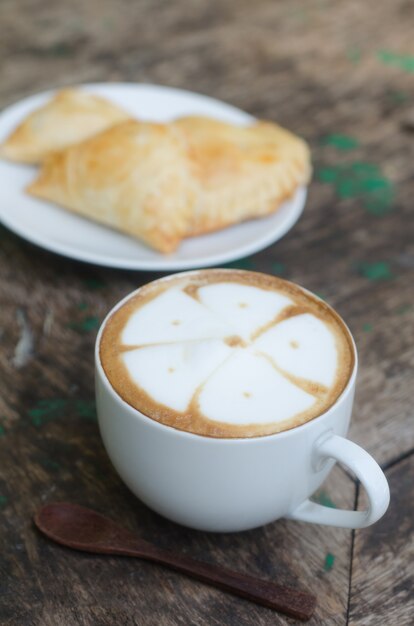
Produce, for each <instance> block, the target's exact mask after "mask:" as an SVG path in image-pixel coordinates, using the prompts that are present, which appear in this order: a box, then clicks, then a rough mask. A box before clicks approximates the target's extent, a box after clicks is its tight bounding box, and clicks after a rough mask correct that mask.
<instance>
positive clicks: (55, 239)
mask: <svg viewBox="0 0 414 626" xmlns="http://www.w3.org/2000/svg"><path fill="white" fill-rule="evenodd" d="M82 88H84V89H85V90H87V91H91V92H93V93H96V94H99V95H102V96H104V97H106V98H108V100H112V101H113V102H115V103H117V104H119V105H121V106H122V107H123V108H124V109H126V110H128V111H130V112H131V114H132V115H134V116H136V117H139V118H141V119H148V120H155V121H168V120H170V119H172V118H174V117H177V116H179V115H188V114H195V115H207V116H210V117H215V118H218V119H221V120H224V121H228V122H232V123H234V124H247V123H249V122H251V121H252V120H253V118H252V117H251V116H250V115H248V114H247V113H244V112H243V111H240V110H239V109H236V108H235V107H232V106H230V105H228V104H224V103H223V102H220V101H218V100H213V99H212V98H208V97H206V96H202V95H198V94H195V93H191V92H189V91H182V90H178V89H171V88H168V87H159V86H155V85H144V84H137V85H134V84H127V83H105V84H89V85H83V86H82ZM52 93H53V92H44V93H41V94H37V95H35V96H31V97H29V98H26V99H25V100H21V101H20V102H18V103H17V104H14V105H13V106H11V107H9V108H7V109H5V110H4V111H3V112H2V113H1V114H0V142H1V141H3V139H4V138H5V137H6V136H7V135H8V134H9V133H10V131H11V130H12V129H13V128H14V127H15V126H16V125H17V124H18V123H19V122H20V121H21V120H22V119H23V118H24V117H25V116H26V115H27V114H28V113H30V112H31V111H32V110H33V109H35V108H37V107H38V106H40V105H42V104H43V103H45V102H46V101H47V100H48V99H49V98H50V96H51V95H52ZM35 172H36V170H35V168H34V167H31V166H26V165H18V164H13V163H8V162H6V161H1V160H0V220H1V221H2V222H3V224H4V225H5V226H7V228H9V229H10V230H12V231H13V232H15V233H16V234H17V235H20V236H21V237H23V238H24V239H27V240H28V241H30V242H31V243H34V244H36V245H38V246H41V247H42V248H46V249H47V250H50V251H52V252H56V253H58V254H62V255H64V256H67V257H71V258H73V259H77V260H79V261H85V262H88V263H96V264H98V265H105V266H108V267H118V268H124V269H131V270H154V271H157V270H160V271H162V270H181V269H190V268H197V267H208V266H211V265H219V264H222V263H227V262H229V261H234V260H235V259H238V258H241V257H244V256H247V255H250V254H253V253H254V252H257V251H258V250H262V249H263V248H265V247H267V246H269V245H270V244H271V243H273V242H275V241H276V240H278V239H280V238H281V237H282V236H283V235H284V234H285V233H286V232H287V231H288V230H289V229H290V228H292V226H293V224H294V223H295V222H296V221H297V219H298V218H299V216H300V214H301V213H302V210H303V207H304V204H305V199H306V189H304V188H301V189H298V191H297V193H296V195H295V196H294V197H293V198H292V199H291V200H289V201H288V202H286V203H285V204H284V205H283V206H282V207H281V208H280V209H279V211H277V213H275V214H274V215H271V216H270V217H266V218H261V219H257V220H251V221H249V222H245V223H243V224H238V225H236V226H231V227H229V228H226V229H225V230H222V231H219V232H216V233H211V234H209V235H203V236H200V237H193V238H191V239H187V240H186V241H184V242H183V243H182V244H181V246H180V248H179V249H178V250H177V252H175V253H174V254H169V255H163V254H160V253H158V252H155V251H154V250H151V249H150V248H147V247H146V246H145V245H143V244H141V243H139V242H138V241H136V240H134V239H132V238H130V237H127V236H125V235H122V234H120V233H117V232H116V231H112V230H111V229H109V228H106V227H104V226H100V225H99V224H95V223H94V222H90V221H89V220H86V219H84V218H82V217H79V216H77V215H74V214H72V213H70V212H68V211H65V210H64V209H61V208H60V207H58V206H55V205H51V204H48V203H46V202H42V201H41V200H37V199H35V198H32V197H30V196H29V195H28V194H26V193H25V191H24V188H25V187H26V185H27V184H28V183H29V182H30V181H31V180H32V179H33V178H34V176H35Z"/></svg>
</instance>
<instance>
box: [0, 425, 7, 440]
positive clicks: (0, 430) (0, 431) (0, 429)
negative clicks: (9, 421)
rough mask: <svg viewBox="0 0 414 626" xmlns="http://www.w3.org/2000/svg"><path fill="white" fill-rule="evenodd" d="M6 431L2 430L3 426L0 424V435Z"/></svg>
mask: <svg viewBox="0 0 414 626" xmlns="http://www.w3.org/2000/svg"><path fill="white" fill-rule="evenodd" d="M5 433H6V431H5V430H4V426H1V424H0V437H3V435H4V434H5Z"/></svg>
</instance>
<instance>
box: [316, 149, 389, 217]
mask: <svg viewBox="0 0 414 626" xmlns="http://www.w3.org/2000/svg"><path fill="white" fill-rule="evenodd" d="M317 177H318V179H319V180H320V181H321V182H322V183H327V184H330V185H333V186H334V188H335V191H336V194H337V195H338V196H339V197H340V198H343V199H347V198H361V200H362V202H363V205H364V207H365V209H366V210H367V211H368V212H369V213H371V214H372V215H376V216H381V215H385V214H386V213H389V212H390V211H392V209H393V204H394V197H395V189H394V185H393V183H392V181H390V180H389V179H388V178H386V177H385V176H384V175H383V174H382V173H381V170H380V168H379V167H378V165H376V164H374V163H364V162H363V161H354V162H352V163H341V164H338V165H329V166H323V167H321V168H320V169H319V171H318V172H317Z"/></svg>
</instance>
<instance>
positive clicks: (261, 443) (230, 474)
mask: <svg viewBox="0 0 414 626" xmlns="http://www.w3.org/2000/svg"><path fill="white" fill-rule="evenodd" d="M134 293H136V292H134ZM133 295H134V294H130V295H129V296H127V297H126V298H125V299H124V300H122V301H121V302H120V303H119V304H118V305H116V307H114V309H113V310H112V311H111V312H110V313H109V314H108V316H107V318H106V319H105V321H104V322H103V324H102V326H101V329H100V331H99V333H98V337H97V340H96V347H95V373H96V402H97V412H98V421H99V427H100V431H101V435H102V439H103V442H104V444H105V447H106V450H107V452H108V454H109V457H110V459H111V461H112V463H113V465H114V467H115V469H116V470H117V472H118V473H119V475H120V476H121V478H122V479H123V481H124V482H125V483H126V485H127V486H128V487H129V488H130V489H131V491H132V492H133V493H134V494H135V495H136V496H138V498H140V499H141V500H142V501H143V502H144V503H145V504H147V505H148V506H149V507H150V508H152V509H153V510H154V511H157V512H158V513H160V514H161V515H163V516H165V517H167V518H169V519H171V520H173V521H175V522H178V523H180V524H183V525H185V526H189V527H192V528H196V529H200V530H207V531H220V532H231V531H240V530H247V529H250V528H255V527H257V526H261V525H263V524H267V523H269V522H272V521H274V520H277V519H279V518H281V517H287V518H290V519H294V520H300V521H305V522H313V523H317V524H326V525H332V526H340V527H344V528H363V527H365V526H369V525H370V524H373V523H374V522H376V521H377V520H378V519H379V518H380V517H381V516H382V515H383V514H384V513H385V511H386V510H387V507H388V504H389V499H390V494H389V487H388V483H387V480H386V478H385V476H384V474H383V472H382V470H381V468H380V467H379V465H378V464H377V463H376V461H374V459H373V458H372V457H371V456H370V455H369V454H368V452H366V451H365V450H364V449H363V448H361V447H360V446H358V445H357V444H355V443H353V442H352V441H349V440H348V439H346V435H347V432H348V428H349V422H350V418H351V412H352V404H353V398H354V392H355V381H356V374H357V354H356V348H355V345H354V350H355V360H354V361H355V365H354V368H353V371H352V374H351V376H350V379H349V382H348V384H347V386H346V388H345V389H344V391H343V392H342V394H341V395H340V396H339V398H338V399H337V400H336V402H335V403H334V404H333V405H332V406H331V407H330V408H329V410H327V411H326V412H325V413H323V414H322V415H320V416H319V417H316V418H314V419H312V420H311V421H308V422H307V423H305V424H303V425H302V426H297V427H296V428H293V429H291V430H286V431H284V432H281V433H277V434H274V435H267V436H264V437H253V438H240V439H226V438H212V437H205V436H201V435H196V434H192V433H189V432H185V431H181V430H177V429H175V428H172V427H170V426H166V425H164V424H162V423H159V422H157V421H155V420H153V419H151V418H149V417H147V416H146V415H144V414H143V413H141V412H140V411H138V410H136V409H134V408H132V407H131V406H130V405H129V404H127V403H126V402H125V401H124V400H123V399H122V398H121V397H120V396H119V395H118V394H117V393H116V392H115V391H114V389H113V387H112V386H111V384H110V382H109V381H108V379H107V377H106V374H105V372H104V370H103V368H102V365H101V361H100V356H99V345H100V340H101V336H102V331H103V328H104V327H105V324H106V321H107V319H108V318H109V317H110V316H111V314H112V313H113V312H114V311H115V310H116V309H118V308H119V307H120V306H122V305H123V304H124V303H125V302H126V301H127V300H128V299H129V298H130V297H131V296H133ZM336 461H338V462H339V463H341V464H342V465H344V466H345V467H347V468H349V469H350V470H351V471H352V472H353V473H354V474H355V475H356V476H357V478H358V479H359V480H360V481H361V483H362V485H363V486H364V488H365V490H366V492H367V495H368V501H369V504H368V509H367V510H365V511H347V510H343V509H334V508H330V507H326V506H322V505H320V504H317V503H315V502H312V501H311V500H309V497H310V496H311V495H312V494H313V493H314V492H315V491H316V490H317V489H318V488H319V487H320V486H321V485H322V483H323V482H324V480H325V479H326V477H327V476H328V474H329V472H330V471H331V469H332V467H333V465H334V464H335V462H336Z"/></svg>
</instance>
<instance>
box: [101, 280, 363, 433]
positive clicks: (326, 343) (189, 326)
mask: <svg viewBox="0 0 414 626" xmlns="http://www.w3.org/2000/svg"><path fill="white" fill-rule="evenodd" d="M100 359H101V364H102V366H103V369H104V371H105V374H106V376H107V378H108V380H109V382H110V384H111V385H112V387H113V388H114V390H115V391H116V392H117V393H118V395H119V396H120V397H121V398H123V400H125V402H127V403H128V404H130V405H131V406H132V407H134V408H135V409H137V410H138V411H140V412H141V413H143V414H144V415H146V416H148V417H149V418H152V419H154V420H156V421H158V422H161V423H163V424H165V425H167V426H172V427H174V428H177V429H180V430H185V431H188V432H190V433H195V434H198V435H204V436H209V437H257V436H263V435H269V434H273V433H278V432H281V431H283V430H288V429H290V428H294V427H296V426H299V425H301V424H304V423H305V422H307V421H309V420H311V419H313V418H315V417H317V416H318V415H321V414H322V413H324V412H325V411H326V410H327V409H329V407H330V406H331V405H332V404H334V403H335V401H336V400H337V398H338V397H339V395H340V394H341V393H342V391H343V390H344V388H345V386H346V384H347V382H348V380H349V377H350V375H351V372H352V369H353V365H354V350H353V344H352V339H351V337H350V334H349V331H348V330H347V328H346V326H345V324H344V323H343V322H342V320H341V319H340V317H339V316H338V315H337V314H336V313H335V312H334V311H333V310H332V309H331V308H330V307H329V306H328V305H326V304H325V303H324V302H322V301H321V300H319V299H318V298H316V297H315V296H313V295H312V294H310V293H308V292H306V291H305V290H303V289H301V288H300V287H298V286H296V285H294V284H292V283H289V282H287V281H284V280H282V279H280V278H276V277H273V276H268V275H265V274H259V273H256V272H247V271H239V270H200V271H196V272H189V273H184V274H181V275H180V274H179V275H175V276H172V277H167V278H164V279H161V280H158V281H155V282H153V283H150V284H148V285H146V286H144V287H142V288H141V289H140V290H139V291H138V292H136V293H135V294H133V295H132V296H131V297H130V298H129V299H127V300H126V301H124V302H123V303H122V304H121V306H120V307H119V308H117V309H116V310H115V312H114V313H112V315H111V316H110V317H109V318H108V320H107V322H106V325H105V327H104V330H103V333H102V337H101V342H100Z"/></svg>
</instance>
